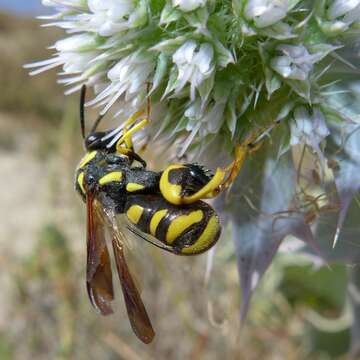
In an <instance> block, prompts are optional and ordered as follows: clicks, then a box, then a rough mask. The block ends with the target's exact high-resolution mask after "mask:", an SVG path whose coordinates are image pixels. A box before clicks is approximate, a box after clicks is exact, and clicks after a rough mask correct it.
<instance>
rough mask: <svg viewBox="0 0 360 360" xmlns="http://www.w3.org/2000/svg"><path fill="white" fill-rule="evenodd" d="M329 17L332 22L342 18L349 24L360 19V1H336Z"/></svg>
mask: <svg viewBox="0 0 360 360" xmlns="http://www.w3.org/2000/svg"><path fill="white" fill-rule="evenodd" d="M327 16H328V18H329V19H330V20H336V19H339V18H341V21H342V22H344V23H347V24H350V23H352V22H353V21H356V20H357V21H359V19H360V0H335V1H333V3H332V4H331V5H330V6H329V8H328V11H327Z"/></svg>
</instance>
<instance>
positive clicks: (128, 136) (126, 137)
mask: <svg viewBox="0 0 360 360" xmlns="http://www.w3.org/2000/svg"><path fill="white" fill-rule="evenodd" d="M148 123H149V121H148V119H144V120H142V121H140V122H139V123H138V124H136V125H135V126H133V127H132V128H130V129H129V130H127V127H128V126H126V130H125V127H124V133H123V135H122V136H121V138H120V139H119V140H118V142H117V143H116V150H117V151H118V152H119V153H120V154H121V153H123V152H122V151H123V149H124V148H123V147H122V145H123V144H125V149H130V150H132V148H133V143H132V136H133V135H134V134H135V133H136V132H137V131H139V130H141V129H142V128H144V127H145V126H146V125H147V124H148Z"/></svg>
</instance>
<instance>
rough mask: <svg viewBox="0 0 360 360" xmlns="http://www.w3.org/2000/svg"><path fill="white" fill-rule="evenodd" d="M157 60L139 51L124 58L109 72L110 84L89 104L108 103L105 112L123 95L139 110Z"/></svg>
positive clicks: (134, 109) (131, 105)
mask: <svg viewBox="0 0 360 360" xmlns="http://www.w3.org/2000/svg"><path fill="white" fill-rule="evenodd" d="M154 68H155V62H154V60H153V58H152V57H149V56H146V55H144V54H143V53H142V52H141V51H137V52H135V53H132V54H130V55H128V56H125V57H124V58H122V59H121V60H120V61H119V62H118V63H117V64H116V65H115V66H113V67H112V68H111V69H110V70H109V72H108V73H107V77H108V79H109V80H110V83H109V84H108V86H107V87H106V88H105V89H104V90H103V91H102V92H100V94H99V95H98V96H97V97H96V98H95V99H94V100H92V101H90V102H89V103H88V105H93V104H97V103H100V104H106V106H105V107H104V109H103V110H102V111H101V113H102V114H104V113H105V112H106V111H108V109H109V108H110V107H111V106H112V105H113V104H114V103H115V102H116V101H117V100H118V99H119V98H120V97H121V96H122V95H125V101H126V102H129V103H130V107H132V108H133V109H132V110H133V111H136V110H138V108H139V107H140V105H141V104H142V102H143V101H144V99H145V97H146V84H147V82H148V81H149V76H150V75H151V74H152V73H153V71H154Z"/></svg>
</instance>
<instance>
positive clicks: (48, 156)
mask: <svg viewBox="0 0 360 360" xmlns="http://www.w3.org/2000/svg"><path fill="white" fill-rule="evenodd" d="M46 11H47V9H46V8H44V7H42V6H41V4H40V1H35V0H32V1H30V0H23V1H14V0H0V53H1V56H0V79H1V85H2V87H1V91H0V166H1V169H2V170H1V177H0V181H2V185H1V194H2V195H1V201H0V215H1V218H2V219H3V220H2V226H1V228H0V234H1V237H0V246H1V253H0V260H1V263H0V264H1V270H2V271H1V272H0V287H1V292H0V359H4V360H6V359H30V358H36V359H129V360H133V359H134V360H136V359H145V360H146V359H218V358H220V357H222V358H223V359H260V358H261V359H333V358H338V359H341V358H346V354H347V352H348V347H349V324H350V319H349V315H348V312H347V306H346V300H345V297H344V293H345V286H346V285H345V283H346V276H347V273H346V268H345V266H344V265H341V264H338V265H332V266H331V268H327V267H326V268H321V269H313V267H311V266H310V265H309V263H308V262H307V261H306V260H305V259H303V260H302V259H300V258H296V262H295V260H294V257H291V256H289V255H288V254H286V253H282V254H280V255H278V256H277V258H276V261H275V263H274V264H273V265H272V266H271V268H270V270H269V271H268V272H267V274H266V275H265V277H264V279H263V281H262V282H261V285H260V287H259V289H258V291H257V292H256V294H255V296H254V299H253V303H252V307H251V310H250V313H249V316H248V319H247V323H246V325H245V326H244V327H243V329H242V330H241V331H240V324H239V311H238V310H239V305H240V302H241V294H240V290H239V284H238V275H237V268H236V259H235V255H234V250H233V245H232V242H231V240H230V236H229V231H230V230H229V229H225V230H224V234H223V237H222V239H221V241H220V243H219V246H218V247H217V249H216V252H215V257H214V266H213V269H212V272H211V276H210V281H209V282H208V283H206V281H205V273H206V264H207V256H206V255H202V256H199V257H197V258H195V259H189V258H182V257H180V258H177V257H175V256H171V255H168V254H164V253H162V252H161V251H159V250H157V249H153V248H151V246H148V245H145V244H143V243H140V244H139V245H140V246H138V247H136V246H135V245H134V248H133V252H134V253H135V254H136V256H135V259H134V260H135V261H134V263H135V265H136V269H137V270H136V273H137V275H138V276H137V277H138V282H139V283H141V288H142V296H143V299H144V302H145V304H146V306H147V309H148V312H149V314H150V317H151V319H152V322H153V326H154V328H155V331H156V333H157V335H156V338H155V341H154V342H153V343H152V344H151V345H148V346H146V345H143V344H142V343H140V342H139V341H138V340H137V338H136V337H135V335H134V334H133V333H132V331H131V328H130V325H129V323H128V320H127V316H126V312H125V307H124V304H123V300H122V297H121V293H120V291H119V286H117V293H116V295H117V300H116V305H115V308H116V313H115V314H114V315H113V316H110V317H107V318H104V317H101V316H100V315H98V314H97V313H96V312H95V310H94V309H93V308H92V307H91V305H90V303H89V301H88V298H87V294H86V288H85V261H86V257H85V207H84V205H83V203H82V202H81V200H80V198H79V197H78V195H77V194H76V193H75V191H74V189H73V172H74V169H75V167H76V165H77V163H78V161H79V159H80V157H81V156H82V153H83V148H82V142H81V136H80V129H79V122H78V94H76V95H72V96H70V97H65V96H64V95H63V93H62V90H63V89H62V86H61V85H58V84H56V74H55V72H52V73H49V72H47V73H45V74H42V75H40V76H37V77H29V76H28V74H27V72H26V70H24V69H23V68H22V65H23V64H25V63H29V62H33V61H37V60H41V59H46V58H47V57H48V56H49V54H50V52H48V51H47V50H46V47H47V46H49V45H51V44H52V43H53V42H54V41H55V40H56V39H58V38H60V32H58V31H57V30H54V29H52V28H46V29H41V28H40V21H37V20H34V15H35V14H36V15H41V14H44V13H46ZM87 116H89V117H91V116H95V114H91V113H90V112H89V113H88V114H87ZM133 242H134V243H135V242H137V243H139V240H138V241H136V240H135V241H133ZM115 279H116V278H115V277H114V280H115ZM115 283H116V282H115ZM334 289H336V290H334ZM344 309H345V310H344Z"/></svg>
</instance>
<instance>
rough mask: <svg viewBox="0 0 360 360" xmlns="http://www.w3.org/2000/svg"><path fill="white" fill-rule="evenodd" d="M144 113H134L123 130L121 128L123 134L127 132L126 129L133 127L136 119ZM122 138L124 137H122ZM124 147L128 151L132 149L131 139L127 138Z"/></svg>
mask: <svg viewBox="0 0 360 360" xmlns="http://www.w3.org/2000/svg"><path fill="white" fill-rule="evenodd" d="M143 114H144V112H143V111H137V112H136V113H134V114H133V115H131V116H130V117H129V118H128V119H127V120H126V121H125V123H124V128H123V133H124V134H126V133H127V132H128V128H129V127H130V126H131V125H133V124H134V123H135V122H136V121H137V119H138V118H139V117H140V116H141V115H143ZM123 136H124V135H123ZM125 146H126V147H127V148H128V149H132V148H133V143H132V139H131V137H127V138H126V139H125Z"/></svg>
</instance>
